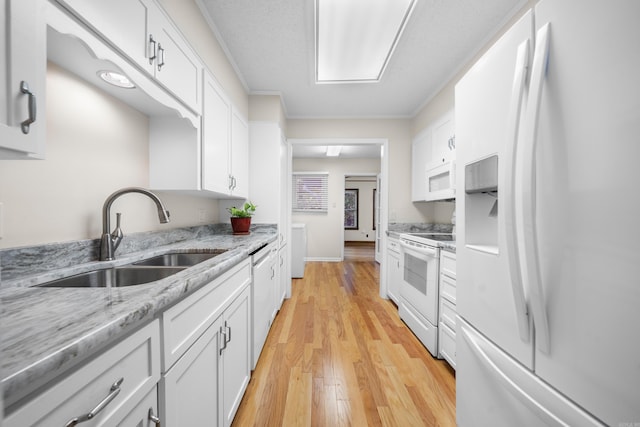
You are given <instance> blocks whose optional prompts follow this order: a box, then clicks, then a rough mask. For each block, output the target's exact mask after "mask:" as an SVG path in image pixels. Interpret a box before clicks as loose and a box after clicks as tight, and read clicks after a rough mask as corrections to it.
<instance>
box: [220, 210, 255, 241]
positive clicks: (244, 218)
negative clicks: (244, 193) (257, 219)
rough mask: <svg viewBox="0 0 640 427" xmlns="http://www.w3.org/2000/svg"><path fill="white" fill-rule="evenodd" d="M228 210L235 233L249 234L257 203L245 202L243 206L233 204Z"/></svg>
mask: <svg viewBox="0 0 640 427" xmlns="http://www.w3.org/2000/svg"><path fill="white" fill-rule="evenodd" d="M227 210H228V211H229V213H230V214H231V228H232V229H233V234H249V227H250V226H251V215H253V214H254V212H255V211H256V205H254V204H253V203H251V202H245V204H244V205H243V206H242V208H237V207H235V206H232V207H230V208H229V209H227Z"/></svg>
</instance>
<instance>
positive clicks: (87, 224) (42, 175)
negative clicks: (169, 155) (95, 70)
mask: <svg viewBox="0 0 640 427" xmlns="http://www.w3.org/2000/svg"><path fill="white" fill-rule="evenodd" d="M46 111H47V114H46V120H47V153H46V156H47V157H46V160H2V161H0V202H2V203H3V204H4V206H3V208H4V237H3V238H2V239H0V248H9V247H17V246H29V245H36V244H44V243H52V242H61V241H70V240H78V239H87V238H99V237H100V234H101V231H102V205H103V203H104V201H105V199H106V198H107V196H109V194H111V193H112V192H114V191H115V190H117V189H119V188H122V187H129V186H140V187H148V185H149V160H148V159H149V155H148V150H149V148H148V142H147V141H148V132H149V129H148V126H149V123H148V118H147V117H146V116H145V115H143V114H142V113H140V112H138V111H136V110H134V109H132V108H130V107H129V106H128V105H126V104H123V103H122V102H121V101H119V100H117V99H115V98H112V97H110V96H108V95H106V94H104V92H101V91H100V90H98V89H96V88H95V87H94V86H91V85H89V84H88V83H86V82H84V81H83V80H80V79H78V78H76V77H75V76H73V75H72V74H70V73H68V72H67V71H65V70H63V69H62V68H60V67H58V66H57V65H55V64H53V63H49V64H48V71H47V94H46ZM158 195H159V196H160V197H161V199H162V200H163V202H164V203H165V204H166V207H167V209H169V211H170V212H171V223H169V224H166V225H165V224H159V223H158V216H157V213H156V209H155V205H154V204H153V203H152V202H151V201H150V200H149V199H147V198H146V197H144V196H141V195H138V194H130V195H125V196H123V197H122V198H120V199H118V200H117V201H116V202H115V203H114V205H113V207H112V212H113V213H114V218H115V212H122V213H123V223H122V228H123V230H124V232H125V235H126V234H127V233H133V232H139V231H149V230H156V229H166V228H175V227H180V226H186V225H196V224H198V223H199V211H200V210H203V211H204V213H205V218H206V220H207V221H206V222H217V220H218V214H217V202H216V201H215V200H210V199H204V198H198V197H189V196H181V195H174V194H166V193H161V192H159V193H158ZM112 223H113V221H112Z"/></svg>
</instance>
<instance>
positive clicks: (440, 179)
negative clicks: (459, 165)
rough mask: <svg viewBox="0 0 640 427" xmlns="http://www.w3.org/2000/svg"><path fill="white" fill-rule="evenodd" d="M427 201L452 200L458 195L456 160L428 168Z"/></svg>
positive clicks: (425, 198)
mask: <svg viewBox="0 0 640 427" xmlns="http://www.w3.org/2000/svg"><path fill="white" fill-rule="evenodd" d="M426 175H427V176H426V180H427V185H426V194H425V197H424V201H425V202H429V201H434V200H450V199H454V198H455V197H456V161H455V160H451V161H450V162H447V163H443V164H441V165H438V166H435V167H433V168H431V169H428V170H427V174H426Z"/></svg>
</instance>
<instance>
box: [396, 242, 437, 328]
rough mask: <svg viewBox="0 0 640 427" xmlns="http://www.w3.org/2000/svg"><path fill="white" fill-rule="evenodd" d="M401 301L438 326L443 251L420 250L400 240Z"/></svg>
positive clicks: (421, 247)
mask: <svg viewBox="0 0 640 427" xmlns="http://www.w3.org/2000/svg"><path fill="white" fill-rule="evenodd" d="M400 248H401V264H402V265H401V269H402V282H401V283H400V297H401V298H402V299H403V300H404V301H403V302H404V303H405V304H407V305H410V306H411V307H413V309H414V310H415V311H417V312H418V313H419V314H420V315H422V316H423V317H424V318H425V319H426V320H428V321H429V322H430V323H431V324H432V325H433V326H436V327H437V325H438V267H439V265H438V263H439V259H438V258H439V253H438V252H439V250H440V249H439V248H434V247H430V246H422V245H420V246H416V245H415V244H412V243H408V242H406V241H403V240H402V239H400Z"/></svg>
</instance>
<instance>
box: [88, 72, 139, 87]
mask: <svg viewBox="0 0 640 427" xmlns="http://www.w3.org/2000/svg"><path fill="white" fill-rule="evenodd" d="M96 74H98V77H100V78H101V79H102V80H104V81H105V82H107V83H109V84H110V85H113V86H118V87H122V88H125V89H133V88H134V87H136V85H134V84H133V83H132V82H131V80H129V78H128V77H127V76H125V75H124V74H120V73H118V72H116V71H109V70H100V71H98V72H97V73H96Z"/></svg>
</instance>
